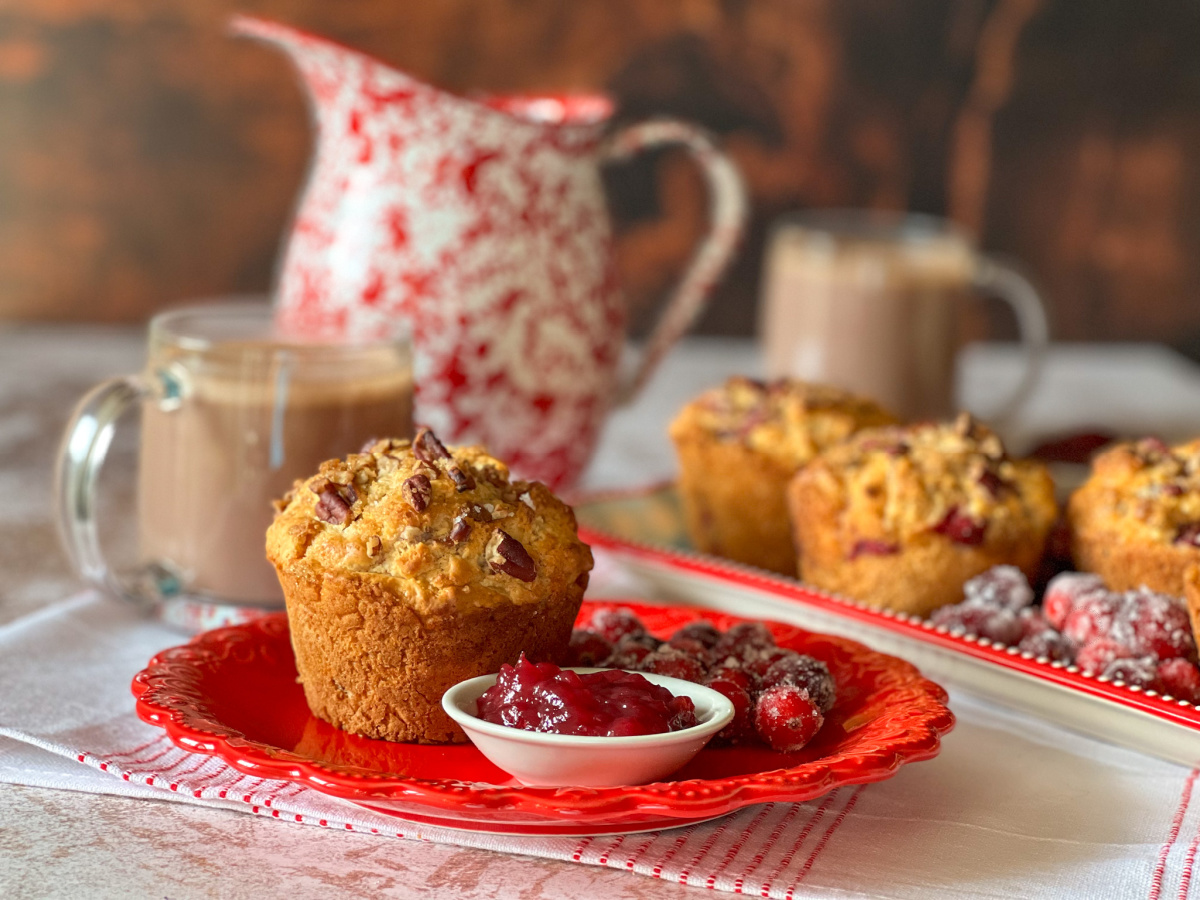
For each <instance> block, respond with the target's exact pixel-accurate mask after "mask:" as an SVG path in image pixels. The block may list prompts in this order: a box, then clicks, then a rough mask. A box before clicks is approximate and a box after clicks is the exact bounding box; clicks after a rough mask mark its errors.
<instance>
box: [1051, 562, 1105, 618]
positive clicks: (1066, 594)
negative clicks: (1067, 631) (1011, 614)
mask: <svg viewBox="0 0 1200 900" xmlns="http://www.w3.org/2000/svg"><path fill="white" fill-rule="evenodd" d="M1103 593H1107V591H1106V589H1105V587H1104V580H1103V579H1102V578H1101V577H1100V576H1099V575H1093V574H1091V573H1090V572H1061V573H1059V574H1058V575H1055V576H1054V577H1053V578H1051V579H1050V582H1049V583H1048V584H1047V585H1046V593H1045V595H1044V596H1043V597H1042V611H1043V612H1044V613H1045V614H1046V618H1047V619H1048V620H1049V622H1050V624H1051V625H1053V626H1054V627H1055V628H1057V629H1058V630H1059V631H1061V630H1062V628H1063V625H1064V624H1065V623H1066V621H1067V616H1068V615H1070V613H1071V611H1072V610H1073V609H1074V608H1075V607H1076V606H1077V605H1078V603H1079V601H1080V600H1082V599H1083V598H1084V597H1087V596H1090V595H1092V594H1103Z"/></svg>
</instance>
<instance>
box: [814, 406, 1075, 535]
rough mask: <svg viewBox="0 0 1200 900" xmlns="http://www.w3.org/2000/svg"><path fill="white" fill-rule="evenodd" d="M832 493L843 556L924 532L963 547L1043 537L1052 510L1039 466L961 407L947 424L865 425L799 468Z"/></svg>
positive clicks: (1046, 478) (1047, 477)
mask: <svg viewBox="0 0 1200 900" xmlns="http://www.w3.org/2000/svg"><path fill="white" fill-rule="evenodd" d="M801 479H803V480H806V481H807V483H808V485H809V486H811V487H814V488H816V489H818V490H820V491H822V492H823V493H825V494H826V495H828V496H832V497H836V498H838V502H839V504H840V506H841V513H840V515H841V524H842V527H843V529H844V538H845V541H846V543H847V555H848V556H850V557H854V556H858V555H862V554H876V555H885V554H889V553H895V552H898V551H899V550H900V549H901V548H902V546H903V545H904V544H907V543H910V542H912V541H914V540H918V539H920V538H921V537H922V536H929V535H942V536H944V537H946V538H948V539H949V540H951V541H953V542H955V543H957V544H963V545H967V546H973V545H978V544H982V543H984V542H985V541H989V540H1006V541H1014V540H1020V538H1021V536H1022V535H1023V534H1027V533H1029V532H1031V531H1032V532H1033V534H1035V535H1040V536H1041V537H1044V536H1045V533H1046V531H1048V529H1049V528H1050V526H1051V524H1052V523H1053V521H1054V518H1055V516H1056V514H1057V508H1056V504H1055V501H1054V484H1053V482H1052V481H1051V479H1050V474H1049V472H1048V471H1047V469H1046V467H1045V466H1044V465H1042V464H1041V463H1039V462H1035V461H1032V460H1014V459H1012V458H1011V457H1010V456H1009V455H1008V454H1007V453H1006V452H1005V449H1004V445H1003V444H1002V443H1001V441H1000V438H999V437H998V436H997V435H996V434H995V433H994V432H993V431H991V430H990V429H989V428H987V427H986V426H985V425H982V424H980V423H979V422H976V421H975V420H974V419H973V418H971V416H970V415H968V414H966V413H963V414H962V415H960V416H959V417H958V419H957V420H955V421H954V422H953V423H941V424H938V423H922V424H918V425H912V426H908V427H891V428H878V429H869V430H866V431H862V432H859V433H858V434H856V435H854V436H853V437H851V438H850V439H849V440H848V441H846V442H845V443H844V444H841V445H839V446H835V447H832V448H830V449H829V450H826V451H825V452H824V453H822V454H821V455H820V456H819V457H817V459H816V460H815V461H814V462H813V463H812V464H811V465H809V466H808V467H807V468H806V469H805V470H804V471H802V472H801V473H800V474H799V475H798V476H797V480H798V481H799V480H801Z"/></svg>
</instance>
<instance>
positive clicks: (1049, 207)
mask: <svg viewBox="0 0 1200 900" xmlns="http://www.w3.org/2000/svg"><path fill="white" fill-rule="evenodd" d="M234 11H244V12H251V13H256V14H260V15H264V16H269V17H275V18H278V19H281V20H284V21H287V22H290V23H293V24H296V25H299V26H301V27H305V28H309V29H313V30H316V31H319V32H321V33H324V34H327V35H329V36H331V37H333V38H336V39H338V40H341V41H343V42H345V43H348V44H350V45H352V46H355V47H358V48H361V49H363V50H366V51H368V52H371V53H374V54H376V55H378V56H380V57H381V58H383V59H385V60H387V61H389V62H391V63H393V64H395V65H397V66H399V67H401V68H404V69H406V70H408V71H410V72H412V73H414V74H416V75H418V76H420V77H423V78H426V79H429V80H431V81H433V82H436V83H437V84H440V85H443V86H446V87H448V88H452V89H457V90H463V91H466V90H473V89H482V90H488V91H507V90H530V89H544V88H568V89H590V88H603V89H607V90H609V91H611V92H612V93H614V94H615V95H616V96H617V98H618V99H619V102H620V105H621V109H622V117H623V118H625V119H636V118H639V117H642V116H646V115H651V114H655V113H669V114H672V115H676V116H683V117H687V118H691V119H694V120H698V121H700V122H702V123H704V124H705V125H707V126H708V127H709V128H711V129H712V130H714V131H716V132H718V133H719V134H720V135H722V136H723V138H724V139H725V141H726V143H727V146H728V148H729V150H730V151H731V152H732V154H733V155H734V156H735V157H736V158H737V160H738V162H739V163H740V164H741V166H742V167H743V169H744V171H745V173H746V177H747V180H748V182H749V184H750V187H751V190H752V192H753V198H754V205H755V217H754V222H753V225H752V235H751V240H750V242H749V244H748V246H747V249H746V252H745V253H744V255H743V257H742V259H741V262H740V263H739V265H738V267H737V269H736V271H734V272H733V273H732V275H731V276H730V277H729V278H728V279H727V281H726V283H725V284H724V285H723V286H722V289H721V292H720V295H719V297H718V298H717V300H716V302H715V303H714V306H713V308H712V310H711V311H710V313H709V314H708V316H707V318H706V321H705V323H704V327H705V328H706V329H707V330H717V331H728V332H747V331H749V330H750V329H751V328H752V323H753V319H754V313H755V305H756V290H757V285H756V281H757V275H758V268H759V265H760V259H761V247H762V240H763V235H764V232H765V229H766V226H767V224H768V223H769V222H770V220H771V219H772V218H773V217H774V216H775V215H777V214H778V213H780V212H782V211H785V210H790V209H795V208H802V207H811V206H832V205H864V206H876V207H887V208H911V209H917V210H923V211H928V212H935V213H943V214H947V215H950V216H953V217H954V218H955V219H957V220H958V221H960V222H961V223H963V224H964V225H966V226H967V227H968V228H970V229H971V230H973V231H974V232H975V233H976V234H977V235H978V236H979V239H980V241H981V242H982V244H983V245H984V246H985V247H987V248H988V249H991V250H995V251H1000V252H1004V253H1008V254H1012V255H1014V256H1016V257H1018V258H1020V259H1021V260H1023V261H1024V262H1025V263H1026V265H1027V266H1028V268H1029V269H1030V270H1031V271H1032V272H1033V273H1034V275H1035V276H1036V277H1037V279H1038V280H1039V281H1040V283H1041V284H1042V285H1043V287H1044V288H1045V289H1046V291H1047V293H1048V294H1049V295H1050V297H1051V298H1052V302H1053V322H1054V327H1055V331H1056V333H1057V334H1058V335H1059V336H1061V337H1066V338H1094V339H1140V338H1154V339H1165V340H1170V341H1173V342H1176V343H1187V342H1189V341H1190V340H1192V339H1193V337H1195V336H1197V335H1200V307H1198V304H1197V299H1198V298H1200V40H1197V38H1198V37H1200V5H1198V4H1196V3H1191V2H1188V3H1183V2H1154V0H1139V2H1136V3H1131V2H1128V0H1090V2H1088V3H1079V2H1072V0H904V2H894V0H588V2H583V0H575V2H568V0H424V2H417V0H337V2H314V0H259V2H253V3H251V2H232V0H173V2H172V0H4V3H3V4H0V318H86V319H102V320H136V319H140V318H142V317H144V316H145V315H147V314H148V313H149V312H151V311H152V310H154V309H155V308H157V307H159V306H162V305H164V304H168V303H172V302H178V301H180V300H182V299H185V298H195V297H201V296H206V295H213V294H222V293H229V292H240V291H260V290H263V289H265V288H266V286H267V285H268V284H269V281H270V274H271V269H272V265H273V261H274V258H275V255H276V252H277V249H278V245H279V239H280V235H281V234H282V230H283V228H284V227H285V224H286V221H287V217H288V212H289V209H290V207H291V204H292V202H293V198H294V197H295V194H296V192H297V190H298V188H299V185H300V182H301V179H302V177H303V172H304V166H305V160H306V157H307V154H308V150H309V145H310V139H311V136H310V134H309V130H308V122H307V116H306V111H305V107H304V103H303V99H302V97H301V94H300V92H299V89H298V87H297V84H296V83H295V80H294V78H293V76H292V73H291V71H290V69H289V67H288V64H287V63H286V62H285V61H284V59H283V58H282V57H281V56H279V55H278V54H276V53H273V52H272V51H270V50H268V49H266V48H264V47H262V46H259V45H257V44H252V43H246V42H240V41H235V40H232V39H230V38H228V37H227V36H226V34H225V33H224V23H225V21H226V19H227V17H228V16H229V14H230V13H232V12H234ZM611 182H612V184H611V187H612V189H613V206H614V211H615V214H616V215H617V217H618V220H619V223H620V228H621V233H620V242H619V249H620V259H621V269H622V274H623V278H624V281H625V284H626V286H627V289H628V293H629V297H630V301H631V303H633V304H634V305H635V306H636V307H637V308H639V309H644V308H645V307H646V306H647V305H648V304H650V303H652V301H653V299H654V298H655V297H656V296H658V295H659V294H660V292H661V291H662V290H663V288H664V287H665V286H666V285H667V284H668V283H669V282H670V280H671V278H672V273H673V272H675V271H676V270H677V268H678V266H679V265H680V263H681V261H682V258H683V256H684V254H685V253H686V252H687V248H688V247H689V246H690V243H691V241H692V238H693V237H694V235H695V233H696V231H697V229H698V228H699V227H700V219H701V217H702V214H703V205H704V201H703V197H702V195H701V193H700V191H699V184H698V178H697V176H696V175H695V173H694V172H693V171H692V170H691V168H690V167H689V165H688V164H687V162H686V161H685V160H683V159H682V158H680V157H678V156H677V155H675V154H664V155H662V156H660V157H658V158H657V159H654V160H649V161H646V162H644V163H643V164H641V165H638V166H635V167H633V168H630V169H627V170H623V171H614V172H613V173H612V175H611Z"/></svg>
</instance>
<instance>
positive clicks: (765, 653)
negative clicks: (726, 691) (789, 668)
mask: <svg viewBox="0 0 1200 900" xmlns="http://www.w3.org/2000/svg"><path fill="white" fill-rule="evenodd" d="M799 655H800V654H799V653H797V652H796V651H795V650H785V649H784V648H783V647H770V648H768V649H766V650H756V651H747V653H746V654H745V655H744V656H743V657H742V667H743V668H744V669H745V670H746V671H747V672H749V673H750V674H751V675H752V676H753V677H754V678H755V679H756V680H757V681H758V683H759V684H763V683H764V682H763V676H764V675H766V674H767V669H769V668H771V666H773V665H775V663H777V662H779V660H781V659H791V658H792V657H794V656H799Z"/></svg>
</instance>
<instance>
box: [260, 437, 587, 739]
mask: <svg viewBox="0 0 1200 900" xmlns="http://www.w3.org/2000/svg"><path fill="white" fill-rule="evenodd" d="M267 557H268V559H270V561H271V562H272V564H273V565H274V566H275V569H276V572H277V573H278V575H279V581H280V583H281V584H282V586H283V592H284V596H285V599H286V601H287V609H288V621H289V624H290V626H291V632H292V646H293V649H294V650H295V654H296V667H297V670H298V671H299V674H300V681H301V683H302V684H303V686H304V694H305V697H306V698H307V700H308V705H309V707H310V708H311V709H312V711H313V714H314V715H316V716H318V717H319V718H321V719H324V720H325V721H327V722H330V723H331V724H333V725H336V726H337V727H339V728H342V729H345V730H346V731H350V732H353V733H355V734H361V735H365V736H367V737H373V738H383V739H385V740H391V741H411V742H420V743H444V742H451V741H454V742H461V741H464V740H465V736H464V735H463V733H462V731H461V730H460V729H459V728H458V727H457V726H456V725H455V724H454V723H453V722H452V721H451V720H450V718H449V717H448V716H447V715H446V714H445V713H444V712H443V711H442V708H441V697H442V694H443V693H444V692H445V690H446V689H447V688H449V687H450V686H451V685H453V684H456V683H457V682H459V681H462V680H463V679H465V678H471V677H473V676H476V675H485V674H488V673H490V672H496V671H499V669H500V666H501V664H502V663H515V662H516V660H517V658H518V656H520V654H521V652H522V651H524V652H525V653H526V654H527V655H528V656H529V657H530V658H531V659H537V660H539V661H541V660H550V661H557V660H560V659H561V658H562V657H563V656H564V654H565V652H566V650H567V646H568V643H569V641H570V637H571V627H572V625H573V623H574V621H575V616H576V615H577V614H578V612H579V605H580V602H581V601H582V599H583V591H584V588H585V587H586V586H587V573H588V572H589V570H590V569H591V568H592V554H591V551H590V550H589V548H588V546H587V545H586V544H584V543H583V542H582V541H580V540H579V537H578V535H577V533H576V528H575V516H574V513H573V512H572V511H571V508H570V507H569V506H567V505H566V504H564V503H562V502H561V501H560V500H558V499H557V498H556V497H555V496H554V495H553V494H551V493H550V490H549V489H548V488H546V486H545V485H543V484H541V483H538V482H524V481H512V480H510V479H509V475H508V469H507V467H506V466H505V465H504V463H502V462H500V461H499V460H496V459H494V458H492V457H491V456H488V455H487V454H486V453H485V452H484V451H483V450H482V449H481V448H478V447H445V446H443V445H442V443H441V441H439V440H438V439H437V438H436V436H434V435H433V433H432V432H430V431H428V430H422V431H421V432H420V433H419V434H418V435H417V439H416V440H415V441H407V440H381V441H378V442H376V443H375V444H373V445H372V446H370V447H368V448H364V452H362V453H353V454H351V455H350V456H348V457H347V458H346V459H345V460H340V459H334V460H329V461H328V462H325V463H322V464H321V467H320V471H319V472H318V473H317V474H316V475H314V476H313V477H311V478H309V479H307V480H305V481H301V482H297V483H296V486H295V488H294V489H293V491H291V492H290V496H289V498H288V499H287V500H286V502H284V503H281V504H280V510H279V512H278V513H277V514H276V517H275V521H274V522H273V523H272V524H271V527H270V528H269V529H268V531H267Z"/></svg>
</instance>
